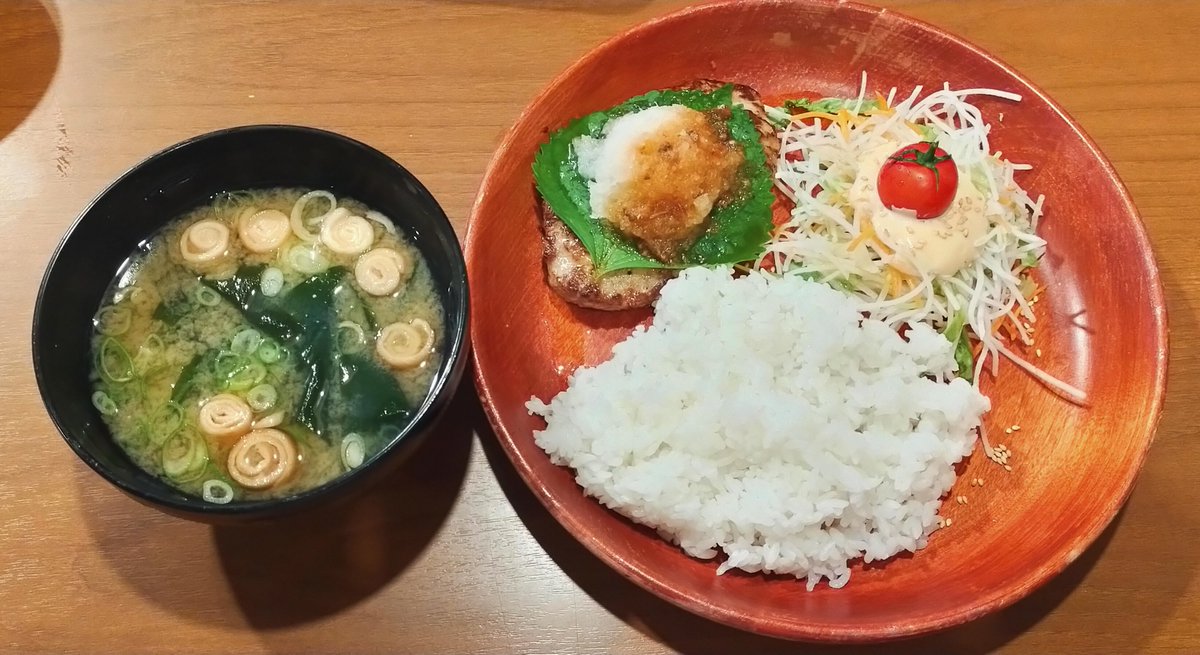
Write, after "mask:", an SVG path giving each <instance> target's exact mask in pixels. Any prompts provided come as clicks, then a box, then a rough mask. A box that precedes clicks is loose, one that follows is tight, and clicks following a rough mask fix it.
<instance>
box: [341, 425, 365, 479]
mask: <svg viewBox="0 0 1200 655" xmlns="http://www.w3.org/2000/svg"><path fill="white" fill-rule="evenodd" d="M341 453H342V465H343V466H345V467H346V470H350V469H355V468H358V467H360V466H362V463H363V460H365V459H366V458H367V444H366V442H365V441H363V438H362V435H359V434H357V433H355V432H351V433H350V434H348V435H346V437H345V438H344V439H342V448H341Z"/></svg>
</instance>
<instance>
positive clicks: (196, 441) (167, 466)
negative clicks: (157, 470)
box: [162, 431, 208, 482]
mask: <svg viewBox="0 0 1200 655" xmlns="http://www.w3.org/2000/svg"><path fill="white" fill-rule="evenodd" d="M207 464H208V446H207V445H205V443H204V440H203V439H201V438H199V437H197V436H196V435H195V434H194V433H192V432H190V431H188V432H180V433H179V434H176V435H175V436H174V437H172V438H171V440H170V441H168V442H167V443H166V445H164V446H163V449H162V466H163V474H165V475H166V476H167V477H168V478H170V479H171V480H173V481H175V482H191V481H192V480H195V479H196V478H198V477H200V476H201V475H203V474H204V469H205V467H206V466H207Z"/></svg>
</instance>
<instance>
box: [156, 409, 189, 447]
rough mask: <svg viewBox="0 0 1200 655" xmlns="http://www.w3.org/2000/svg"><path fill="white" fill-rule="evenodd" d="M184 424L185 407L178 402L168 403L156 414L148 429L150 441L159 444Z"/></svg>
mask: <svg viewBox="0 0 1200 655" xmlns="http://www.w3.org/2000/svg"><path fill="white" fill-rule="evenodd" d="M182 426H183V408H182V407H180V406H179V405H178V404H176V403H167V404H166V405H164V406H163V408H162V409H160V410H159V411H158V412H156V413H155V414H154V418H152V419H151V420H150V423H149V425H148V426H147V429H148V430H149V436H150V441H152V442H154V444H155V445H159V444H161V443H162V442H164V441H166V440H167V439H168V438H169V437H171V436H172V435H174V434H175V433H176V432H178V431H179V428H180V427H182Z"/></svg>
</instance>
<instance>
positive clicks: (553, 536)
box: [477, 421, 1120, 655]
mask: <svg viewBox="0 0 1200 655" xmlns="http://www.w3.org/2000/svg"><path fill="white" fill-rule="evenodd" d="M477 430H478V431H479V434H480V441H481V443H482V444H483V449H484V453H485V454H486V456H487V459H488V462H489V464H490V466H491V468H492V471H493V472H494V473H495V475H496V479H497V481H498V482H499V484H500V486H501V488H502V489H503V491H504V493H505V495H506V497H507V498H508V500H509V502H510V503H511V504H512V505H513V507H514V509H515V510H516V512H517V514H518V516H520V517H521V520H522V521H523V522H524V523H525V526H526V527H527V528H528V529H529V531H530V533H531V534H532V535H533V536H534V538H535V539H536V540H537V541H538V543H539V544H540V545H541V546H542V548H543V549H544V550H545V551H546V553H547V554H548V555H549V556H550V558H551V559H553V560H554V562H555V563H556V564H557V565H558V566H559V567H560V568H561V569H562V570H563V571H564V572H565V573H566V574H567V576H568V577H570V578H571V580H572V581H574V582H575V584H577V585H578V586H579V587H580V589H582V590H583V591H584V592H585V593H587V594H588V595H589V596H590V597H591V598H592V599H593V600H595V601H596V602H597V603H599V604H600V605H601V606H603V607H604V608H605V609H606V610H607V611H608V612H610V613H611V614H613V615H614V616H616V617H618V618H620V619H621V620H622V621H624V622H625V623H626V624H628V625H630V626H631V627H633V628H634V629H636V630H638V631H639V632H641V633H643V634H645V635H647V636H648V637H650V638H652V639H654V640H656V641H658V642H660V643H662V644H663V645H664V646H666V647H668V648H670V649H672V650H675V651H678V652H681V653H690V654H702V655H703V654H709V653H712V654H714V655H715V654H718V653H751V652H753V653H804V654H805V655H820V654H822V653H829V654H836V655H846V654H847V653H864V654H869V655H884V654H887V655H908V654H912V655H927V654H928V653H958V654H961V655H982V654H984V653H991V652H993V651H995V650H997V649H998V648H1000V647H1002V646H1003V645H1004V644H1006V643H1008V642H1009V641H1010V640H1011V639H1013V638H1014V637H1016V636H1018V635H1020V634H1021V633H1023V632H1025V631H1027V630H1029V629H1030V628H1032V627H1033V626H1034V625H1036V624H1037V623H1038V622H1039V621H1040V620H1041V619H1042V618H1044V617H1045V616H1046V615H1047V614H1049V613H1050V612H1051V611H1052V610H1053V609H1054V608H1055V607H1057V606H1058V605H1059V604H1060V603H1061V602H1062V601H1063V600H1064V599H1066V598H1067V597H1068V596H1069V595H1070V594H1071V592H1072V591H1074V590H1075V588H1076V587H1078V586H1079V584H1080V583H1081V582H1082V581H1083V579H1084V578H1085V577H1086V576H1087V574H1088V572H1089V571H1090V570H1091V569H1092V567H1093V566H1094V565H1095V564H1096V562H1097V561H1098V560H1099V559H1100V556H1101V555H1102V554H1103V552H1104V550H1105V548H1106V547H1107V546H1108V544H1109V542H1110V541H1111V539H1112V537H1113V534H1114V533H1115V531H1116V527H1117V524H1118V523H1119V522H1120V515H1119V516H1118V518H1117V520H1114V521H1113V524H1112V525H1110V526H1109V527H1108V529H1107V530H1105V531H1104V532H1103V533H1102V534H1101V536H1100V537H1099V538H1098V539H1097V540H1096V542H1095V543H1094V544H1093V545H1092V546H1091V547H1090V548H1089V549H1088V550H1086V551H1085V552H1084V553H1083V554H1082V555H1081V556H1080V557H1079V558H1078V559H1077V560H1075V562H1073V563H1072V564H1071V565H1070V566H1069V567H1067V569H1066V570H1065V571H1064V572H1063V573H1062V574H1060V575H1059V576H1057V577H1056V578H1054V579H1053V580H1052V581H1051V582H1050V583H1048V584H1047V585H1046V586H1044V587H1042V588H1041V589H1040V590H1038V591H1035V592H1034V593H1033V594H1031V595H1030V596H1028V597H1027V598H1025V599H1024V600H1022V601H1020V602H1018V603H1016V604H1015V605H1013V606H1012V607H1009V608H1008V609H1006V610H1003V611H1001V612H998V613H996V614H993V615H991V616H988V617H984V618H982V619H979V620H976V621H974V622H971V623H969V624H966V625H963V626H960V627H957V628H952V629H950V630H947V631H944V632H941V633H937V634H934V635H930V636H927V637H921V638H916V639H911V640H907V641H901V642H896V643H890V644H883V645H877V646H865V647H847V646H821V645H814V644H802V643H797V642H790V641H785V640H780V639H774V638H770V637H764V636H761V635H755V634H751V633H748V632H744V631H741V630H737V629H735V628H730V627H727V626H724V625H721V624H718V623H715V622H712V621H709V620H707V619H704V618H701V617H699V616H696V615H693V614H691V613H689V612H687V611H686V610H683V609H680V608H678V607H676V606H675V605H672V604H670V603H668V602H666V601H664V600H661V599H659V598H658V597H657V596H654V595H653V594H651V593H650V592H648V591H645V590H644V589H642V588H641V587H639V586H637V585H635V584H633V583H632V582H630V581H628V580H626V579H625V578H624V577H622V576H621V575H620V574H618V573H617V572H615V571H613V570H612V569H610V568H608V567H607V566H605V565H604V563H603V562H601V561H599V560H598V559H597V558H596V557H595V556H594V555H592V554H591V553H590V552H588V551H587V549H586V548H584V547H583V546H582V545H580V544H579V542H577V541H576V540H575V539H574V537H572V536H571V535H570V533H568V532H567V531H566V529H565V528H563V527H562V526H561V525H559V523H558V522H557V521H556V520H555V519H554V517H553V516H552V515H551V514H550V513H549V512H548V511H547V510H546V509H545V507H543V506H542V505H541V503H540V502H538V500H537V498H536V497H535V496H534V495H533V493H532V492H531V491H530V490H529V488H528V487H526V486H525V484H524V482H523V481H522V480H521V478H520V476H519V475H518V474H517V472H516V469H514V468H513V466H512V463H511V462H509V460H508V458H507V457H506V456H505V454H504V452H503V450H502V448H501V447H500V445H499V443H498V442H497V440H496V438H495V435H494V433H493V432H492V431H491V429H490V427H488V425H487V424H486V421H484V422H481V424H480V425H479V426H477Z"/></svg>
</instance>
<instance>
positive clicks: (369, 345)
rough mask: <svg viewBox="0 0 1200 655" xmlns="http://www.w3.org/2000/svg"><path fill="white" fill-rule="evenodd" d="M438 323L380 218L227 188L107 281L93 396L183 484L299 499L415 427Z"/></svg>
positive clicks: (426, 277)
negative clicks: (412, 420) (413, 419)
mask: <svg viewBox="0 0 1200 655" xmlns="http://www.w3.org/2000/svg"><path fill="white" fill-rule="evenodd" d="M444 325H445V318H444V315H443V311H442V307H441V304H440V302H439V300H438V297H437V295H436V293H435V291H434V285H433V280H432V278H431V276H430V273H429V269H428V266H427V265H426V262H425V260H424V258H423V257H422V255H421V253H420V252H419V251H418V250H417V248H416V247H415V246H414V245H413V244H412V243H411V242H410V241H409V240H408V238H407V237H406V236H405V235H404V234H403V233H402V232H400V231H399V230H397V228H396V227H395V226H393V224H392V223H391V222H390V221H389V220H388V219H387V218H386V217H384V216H382V215H380V214H379V213H377V212H374V211H372V210H371V209H370V208H368V207H365V206H363V205H361V204H360V203H358V202H355V201H354V200H351V199H348V198H337V197H335V196H334V195H333V194H331V193H328V192H325V191H306V190H301V189H272V190H255V191H239V192H232V193H223V194H220V195H219V196H217V197H216V198H214V199H213V200H212V202H211V204H209V205H207V206H204V207H201V208H199V209H196V210H195V211H192V212H191V213H189V214H187V215H185V216H182V217H180V218H178V219H177V220H175V221H173V222H172V223H170V224H169V225H167V226H166V227H165V228H164V229H162V230H161V231H160V232H159V233H158V234H156V235H155V236H154V237H153V238H151V239H150V240H149V241H147V242H145V243H143V244H142V246H141V247H140V248H139V249H138V251H137V252H135V253H133V254H132V255H131V257H130V258H129V260H128V262H127V263H126V265H125V266H124V267H123V268H122V270H121V272H120V274H119V275H118V276H117V279H116V280H114V281H113V283H112V284H111V285H110V287H109V290H108V292H107V293H106V295H105V299H104V302H103V303H102V304H101V307H100V310H99V311H98V312H97V313H96V317H95V321H94V332H93V341H92V352H93V366H92V380H93V385H94V388H95V393H94V394H93V397H92V400H93V403H94V404H95V406H96V408H97V409H98V410H99V411H100V413H101V415H102V416H103V417H104V420H105V422H106V423H107V424H108V427H109V429H110V431H111V432H112V434H113V436H114V438H115V439H116V441H117V443H118V444H119V445H120V446H121V448H123V449H124V450H125V452H126V453H128V455H129V457H130V458H131V459H132V460H133V461H134V462H136V463H137V465H138V466H140V467H142V468H143V469H145V470H146V471H148V472H150V473H152V474H154V475H158V476H161V477H162V478H163V479H164V480H166V481H168V482H169V483H170V484H172V485H174V486H175V487H176V488H178V489H180V490H182V491H184V492H186V493H189V494H193V495H196V496H200V497H202V498H204V499H205V500H207V501H209V502H213V503H227V502H230V501H233V500H239V501H241V500H258V499H266V498H275V497H280V496H288V495H292V494H296V493H299V492H302V491H305V490H308V489H312V488H314V487H317V486H319V485H322V484H324V483H326V482H328V481H330V480H332V479H334V478H336V477H338V476H339V475H342V474H343V473H345V472H346V471H348V470H350V469H353V468H355V467H357V466H360V465H361V464H362V463H363V462H364V461H366V460H367V459H369V458H370V457H372V456H373V455H374V454H376V453H377V452H378V451H379V450H380V449H381V448H382V447H383V446H384V445H386V444H387V443H388V442H389V441H390V440H391V439H392V438H393V437H395V436H396V434H397V433H398V432H399V431H400V430H401V429H402V428H403V427H404V426H405V425H407V423H408V422H409V420H410V418H411V416H412V415H413V413H414V412H415V410H416V408H417V407H419V406H420V405H421V404H422V403H423V402H424V400H425V397H426V395H427V394H428V393H429V390H430V387H431V384H432V380H433V376H434V373H435V371H436V370H437V368H438V364H439V361H440V359H441V356H442V353H441V349H442V343H443V340H444V336H445V329H444Z"/></svg>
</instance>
